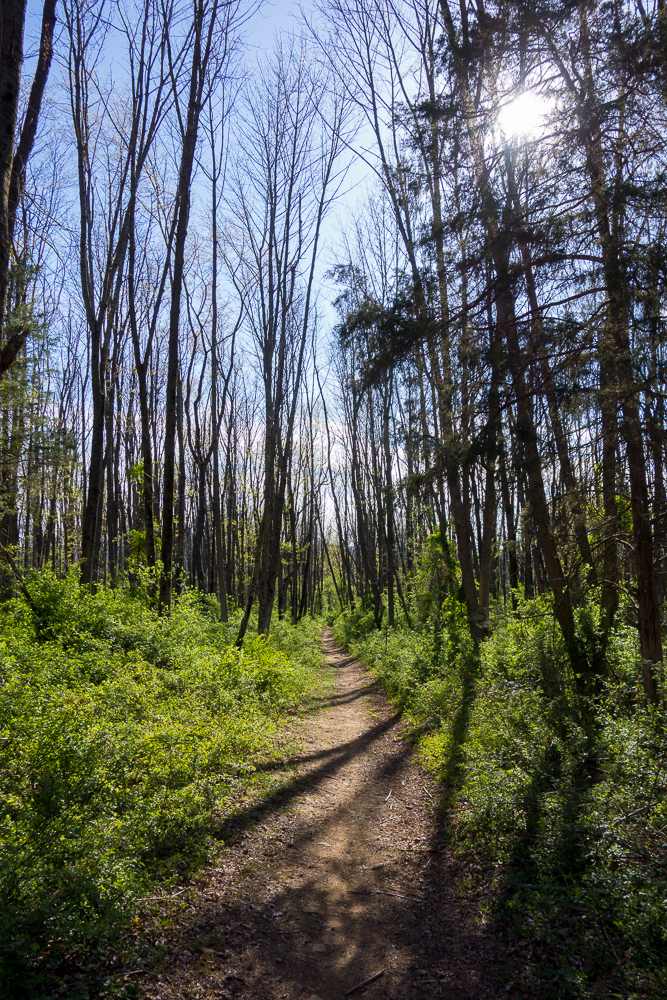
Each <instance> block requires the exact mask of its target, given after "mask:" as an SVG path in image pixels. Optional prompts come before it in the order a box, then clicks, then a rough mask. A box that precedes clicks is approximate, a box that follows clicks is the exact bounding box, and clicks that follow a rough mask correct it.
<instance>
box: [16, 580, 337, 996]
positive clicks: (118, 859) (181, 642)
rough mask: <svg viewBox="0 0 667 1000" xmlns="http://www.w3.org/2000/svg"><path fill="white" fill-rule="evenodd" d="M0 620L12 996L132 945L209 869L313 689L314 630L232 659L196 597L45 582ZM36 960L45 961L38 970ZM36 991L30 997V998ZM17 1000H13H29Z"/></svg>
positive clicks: (290, 630)
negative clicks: (139, 911) (204, 861)
mask: <svg viewBox="0 0 667 1000" xmlns="http://www.w3.org/2000/svg"><path fill="white" fill-rule="evenodd" d="M29 586H30V591H31V594H32V595H34V602H35V609H34V611H31V610H30V609H28V608H27V607H26V606H25V605H24V604H23V603H21V602H19V601H13V602H10V603H8V604H4V605H0V885H1V886H2V889H1V893H2V895H1V897H0V993H1V992H2V984H4V988H5V990H6V991H8V995H13V994H12V990H13V989H15V988H16V989H18V987H17V983H21V984H22V985H21V989H23V987H24V986H25V984H26V982H28V981H29V979H30V974H29V973H30V969H31V968H32V967H33V966H35V964H36V966H37V967H40V965H41V966H43V965H44V963H45V962H48V961H52V962H53V963H54V964H55V965H57V964H59V963H60V962H62V961H63V960H64V959H65V958H68V957H71V956H72V955H74V954H77V953H81V951H82V950H87V951H89V950H91V949H94V948H96V947H109V946H110V944H111V942H113V941H116V940H118V939H119V938H120V937H122V935H123V934H124V933H125V930H126V928H127V926H128V921H129V917H130V915H131V914H132V913H133V912H134V909H135V908H136V905H137V900H138V899H139V898H140V897H141V896H142V895H143V894H146V893H147V892H148V891H150V890H151V888H152V887H155V885H156V884H165V883H168V882H170V881H173V880H174V879H175V878H178V877H179V876H182V875H183V873H185V872H186V871H188V870H189V869H190V868H191V867H192V865H193V864H196V863H197V862H198V861H199V860H200V859H201V858H203V857H204V855H205V853H206V851H207V849H208V848H209V845H210V844H211V843H212V842H213V841H212V838H214V837H216V836H219V829H220V825H221V822H222V820H223V819H224V817H225V815H226V814H228V812H229V810H230V808H231V806H232V803H233V799H234V795H235V794H238V790H239V787H240V786H241V785H242V784H243V783H244V782H247V780H248V778H249V776H250V775H252V773H253V772H254V770H255V767H256V765H257V764H258V763H259V762H260V761H262V760H266V759H268V758H270V757H272V756H274V755H275V754H276V753H277V743H276V733H277V729H278V725H279V720H280V713H281V712H285V711H287V710H289V709H293V708H295V707H296V706H297V705H298V704H299V703H300V702H301V701H302V700H303V699H304V698H305V697H306V695H307V694H308V692H309V691H311V690H313V689H314V687H315V686H316V684H317V671H318V667H319V665H320V660H319V652H318V644H317V625H316V624H314V623H307V624H304V625H301V626H299V627H292V626H290V625H288V624H285V623H277V624H276V628H275V630H274V634H273V635H272V636H271V637H270V638H269V639H268V640H267V639H264V638H260V637H258V636H256V635H249V636H248V639H247V641H246V643H245V645H244V648H243V649H242V650H239V649H236V648H235V647H234V646H233V644H232V641H233V638H234V637H235V634H236V629H235V625H236V626H237V625H238V622H233V623H231V624H230V625H222V624H221V623H220V622H219V621H217V620H216V615H215V614H214V613H212V611H213V610H214V609H212V608H211V605H210V601H209V600H204V601H202V599H201V597H199V596H198V595H196V594H190V593H187V594H184V595H183V596H182V597H181V599H180V600H179V601H178V602H177V604H176V605H175V607H174V610H173V613H172V615H171V616H169V617H165V618H160V617H158V616H157V614H156V613H155V612H154V610H152V609H151V608H150V607H149V606H148V605H147V604H146V602H145V601H143V600H142V599H141V598H139V597H137V596H133V595H132V593H131V592H130V591H129V590H128V589H126V588H122V587H121V588H118V589H117V590H107V589H101V590H99V591H98V592H97V593H96V594H87V593H83V592H81V591H80V590H79V588H78V586H77V584H76V581H75V580H74V579H73V578H69V579H67V580H65V581H57V580H56V579H54V578H53V577H52V576H50V575H49V574H48V573H43V574H36V575H35V576H33V578H32V579H31V581H30V583H29ZM38 957H39V958H40V961H37V958H38ZM35 988H36V987H35ZM17 995H18V994H17Z"/></svg>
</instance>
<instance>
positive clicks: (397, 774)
mask: <svg viewBox="0 0 667 1000" xmlns="http://www.w3.org/2000/svg"><path fill="white" fill-rule="evenodd" d="M323 648H324V651H325V653H326V656H327V660H328V662H329V663H330V665H331V666H332V667H333V669H334V674H335V680H336V694H335V695H334V696H333V697H332V698H331V699H329V702H328V706H327V707H325V708H324V709H323V711H321V712H319V713H318V714H317V715H316V716H315V717H313V718H311V719H310V720H309V722H308V725H307V727H306V731H305V738H304V747H303V752H302V754H301V755H300V756H299V757H298V758H297V759H296V760H291V761H290V762H289V763H290V764H291V765H292V770H291V771H290V772H289V784H288V786H287V788H286V790H284V791H283V792H282V794H281V795H279V796H276V797H275V800H273V801H272V802H271V803H270V804H269V805H268V806H266V807H265V811H264V812H262V813H261V814H259V815H258V813H257V810H254V811H253V812H251V813H250V814H249V816H250V817H251V818H252V817H254V818H255V822H256V824H257V825H256V827H255V829H253V830H251V831H248V832H245V833H240V834H238V835H237V837H236V838H232V840H233V841H234V840H235V843H232V845H229V846H227V847H226V848H225V850H224V851H223V853H222V855H221V858H220V862H219V864H218V866H216V867H214V868H210V869H208V870H207V871H206V873H205V876H204V877H203V878H201V879H200V880H198V882H197V883H196V885H195V886H193V887H192V890H191V891H189V893H188V897H187V904H186V905H184V908H183V911H182V912H181V914H180V915H179V916H178V917H177V919H176V920H175V923H174V925H173V927H171V928H169V929H166V928H165V934H164V936H163V937H162V939H161V942H162V944H163V946H165V947H166V959H165V961H166V964H165V966H164V972H163V973H162V974H153V975H150V977H149V976H148V975H146V974H145V973H144V974H143V975H139V976H137V979H138V980H139V981H140V995H141V996H142V997H145V998H151V1000H158V998H160V1000H173V998H181V997H202V998H223V997H224V998H227V997H235V998H239V997H241V998H248V1000H251V998H252V1000H274V998H276V1000H277V998H288V1000H339V998H343V997H344V996H345V995H346V993H347V991H349V990H350V989H351V988H352V987H354V986H355V985H356V984H357V983H360V982H362V981H363V980H365V979H367V978H369V977H371V976H373V975H374V974H375V973H378V972H380V971H382V975H381V976H380V977H379V978H377V979H375V980H374V981H373V982H372V983H370V984H369V985H368V986H366V987H365V988H363V989H362V990H360V991H358V992H357V993H355V994H353V995H355V996H357V995H365V996H367V997H368V998H370V1000H411V998H416V997H420V998H422V997H430V996H438V997H440V996H442V997H450V998H452V1000H454V998H456V1000H458V998H461V1000H463V998H475V1000H477V998H480V1000H481V998H484V997H498V996H499V995H500V993H501V992H502V994H503V995H504V996H506V995H507V993H506V989H507V987H503V986H501V985H500V983H499V980H500V978H501V976H500V972H499V970H500V965H501V964H502V963H500V962H499V960H498V957H497V956H496V955H495V953H494V944H493V939H492V938H491V935H490V934H488V933H487V932H486V931H485V930H484V928H483V927H480V925H479V923H476V922H475V921H474V920H473V919H472V917H471V916H470V914H469V913H468V912H466V911H467V910H468V909H469V908H470V907H469V904H468V903H466V902H465V900H464V899H462V898H461V895H462V894H461V891H460V886H459V880H458V878H457V876H458V872H457V868H456V865H455V863H454V862H453V861H452V860H451V859H450V858H449V857H448V855H447V852H446V851H445V850H444V848H443V847H441V846H439V842H438V815H437V814H438V810H437V808H436V798H437V787H436V786H435V785H432V784H431V783H430V782H429V780H428V779H427V778H426V777H425V775H424V774H423V773H422V772H421V770H420V768H419V767H418V766H417V764H416V763H415V762H414V760H413V759H412V748H411V747H410V745H409V744H408V743H407V741H405V740H403V739H401V738H400V725H399V718H398V716H397V715H396V714H394V712H393V710H392V709H391V708H390V707H389V706H388V705H387V703H386V701H385V700H384V699H383V698H382V697H381V695H380V694H379V692H378V691H377V688H376V685H375V684H374V682H373V680H372V678H370V676H369V674H368V673H367V672H366V671H365V669H364V668H363V666H362V664H360V663H358V662H356V661H354V660H352V659H350V658H349V657H348V656H347V655H346V654H345V653H343V652H342V651H341V650H340V649H339V648H338V647H337V646H336V644H335V642H334V640H333V637H332V635H331V631H330V630H327V631H325V632H324V634H323ZM510 988H511V987H510Z"/></svg>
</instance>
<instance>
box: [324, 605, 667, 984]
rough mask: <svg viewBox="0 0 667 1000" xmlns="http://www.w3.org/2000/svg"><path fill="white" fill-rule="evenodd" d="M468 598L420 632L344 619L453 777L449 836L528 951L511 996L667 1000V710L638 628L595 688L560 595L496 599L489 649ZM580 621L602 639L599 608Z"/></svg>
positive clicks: (436, 768)
mask: <svg viewBox="0 0 667 1000" xmlns="http://www.w3.org/2000/svg"><path fill="white" fill-rule="evenodd" d="M461 612H462V609H461V607H460V605H457V603H456V602H455V601H453V600H452V598H448V599H447V600H446V601H445V604H444V606H443V612H442V614H441V615H439V616H438V620H437V621H436V622H434V621H427V622H426V623H424V624H423V625H421V626H420V627H419V628H418V629H417V630H416V631H414V632H407V631H403V630H400V629H397V630H394V631H393V632H389V633H388V635H385V633H384V632H379V631H378V630H377V629H372V630H371V629H367V630H365V629H364V628H363V626H361V627H360V623H359V622H356V623H354V622H350V621H349V620H348V621H343V620H342V619H339V621H338V622H337V623H336V624H335V626H334V631H335V633H336V634H337V637H338V639H339V641H341V640H342V641H343V642H344V641H345V640H346V639H347V642H348V648H350V650H351V651H352V652H353V653H354V654H355V655H356V656H359V657H360V658H361V659H363V660H364V661H365V662H366V664H367V665H368V666H369V668H370V669H371V670H372V671H373V672H374V673H375V674H376V675H377V676H378V677H379V678H380V680H381V681H382V683H383V684H384V686H385V688H386V690H387V691H388V693H389V694H390V696H391V697H392V698H393V699H394V701H395V702H396V703H397V704H398V705H400V706H401V707H402V708H403V710H404V717H405V720H406V723H407V725H408V727H409V729H410V730H411V732H412V734H413V736H414V738H415V740H416V741H417V743H418V746H419V751H420V754H421V757H422V760H423V761H424V763H425V764H426V766H427V767H428V768H429V769H430V770H431V771H432V772H433V773H434V774H436V775H437V776H438V777H439V778H440V780H441V782H442V802H441V816H442V830H441V836H442V839H443V840H444V841H446V842H447V843H448V844H449V849H450V850H452V851H453V852H456V853H457V854H458V855H459V856H460V857H461V859H462V860H465V861H466V863H467V871H468V875H467V878H468V880H469V882H470V885H468V886H467V887H466V890H465V891H466V894H469V893H470V894H475V895H476V897H478V901H477V904H476V905H477V906H478V908H479V912H480V917H481V918H483V919H484V920H485V921H487V920H491V921H493V922H494V925H495V929H496V932H497V933H498V934H499V935H500V936H501V938H503V939H504V941H505V945H506V948H505V951H506V953H507V954H515V955H516V956H517V960H516V962H515V963H514V965H515V968H514V972H513V981H514V985H513V987H512V996H514V997H517V998H519V997H525V998H529V997H541V998H544V1000H557V998H558V1000H561V998H573V1000H574V998H576V1000H589V998H590V1000H594V998H602V997H605V998H607V997H609V998H611V997H619V998H621V997H622V998H624V1000H626V998H639V997H642V998H651V1000H658V998H662V997H664V996H666V995H667V797H666V794H665V793H666V792H667V736H666V733H667V711H666V710H665V706H664V705H662V706H660V707H659V708H649V707H647V706H646V705H645V704H644V702H643V699H642V696H641V685H640V677H639V675H640V657H639V650H638V645H637V638H636V631H635V630H634V629H633V628H631V627H630V626H626V625H624V624H619V625H618V626H617V628H616V629H615V631H614V632H613V634H612V636H611V638H610V644H609V648H608V652H607V660H608V667H609V669H608V674H607V677H606V678H605V679H604V681H603V682H602V683H601V685H600V689H599V690H598V691H596V692H595V694H593V695H591V696H589V697H586V698H584V697H582V696H581V695H580V694H578V693H577V691H576V689H575V685H574V679H573V677H572V676H571V674H570V671H569V668H568V665H567V658H566V656H565V651H564V649H563V647H562V642H561V640H560V638H559V634H558V631H557V629H556V628H555V627H554V622H553V614H552V608H551V606H550V604H549V601H548V600H546V599H544V598H539V599H536V600H534V601H520V602H519V607H518V610H517V612H516V614H514V613H509V612H506V611H505V609H504V608H498V609H496V612H495V619H494V621H493V628H492V633H491V637H490V638H489V640H488V641H487V642H486V643H484V644H482V646H481V647H480V650H479V653H478V654H476V653H475V651H474V649H473V647H472V644H471V643H470V641H469V639H467V638H466V636H465V624H464V622H463V619H462V613H461ZM579 618H580V620H579V628H580V639H581V641H582V642H583V643H590V642H594V641H596V630H597V621H596V608H595V606H594V605H593V604H591V605H588V606H583V607H582V608H581V609H580V612H579ZM619 622H622V618H620V617H619Z"/></svg>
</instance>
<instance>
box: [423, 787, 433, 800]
mask: <svg viewBox="0 0 667 1000" xmlns="http://www.w3.org/2000/svg"><path fill="white" fill-rule="evenodd" d="M422 788H423V789H424V791H425V792H426V794H427V795H428V797H429V799H432V798H433V796H432V795H431V793H430V792H429V790H428V788H427V787H426V785H422Z"/></svg>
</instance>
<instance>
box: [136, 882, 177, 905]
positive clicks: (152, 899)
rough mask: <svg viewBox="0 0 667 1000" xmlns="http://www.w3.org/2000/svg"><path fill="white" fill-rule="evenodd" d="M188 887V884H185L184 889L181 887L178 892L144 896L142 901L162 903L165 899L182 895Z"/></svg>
mask: <svg viewBox="0 0 667 1000" xmlns="http://www.w3.org/2000/svg"><path fill="white" fill-rule="evenodd" d="M186 889H187V885H186V886H184V887H183V888H182V889H179V890H178V892H174V893H172V894H171V896H144V898H143V899H142V900H141V902H142V903H160V902H163V901H164V900H167V899H176V897H177V896H180V895H181V893H183V892H185V890H186Z"/></svg>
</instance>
